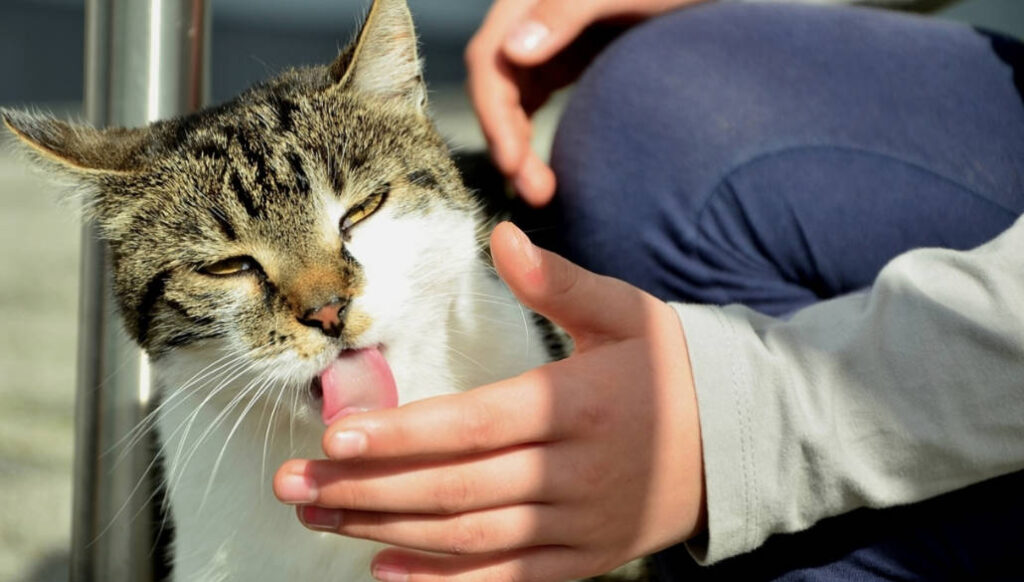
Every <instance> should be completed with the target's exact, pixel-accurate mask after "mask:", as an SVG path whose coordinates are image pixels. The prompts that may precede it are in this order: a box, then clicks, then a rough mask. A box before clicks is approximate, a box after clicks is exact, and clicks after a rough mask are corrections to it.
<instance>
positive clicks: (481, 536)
mask: <svg viewBox="0 0 1024 582" xmlns="http://www.w3.org/2000/svg"><path fill="white" fill-rule="evenodd" d="M447 536H448V537H447V540H446V543H445V546H446V547H445V551H446V552H447V553H449V554H453V555H457V556H458V555H464V554H471V553H476V552H481V551H484V550H485V549H486V541H487V532H486V531H484V530H483V529H482V528H481V527H480V525H479V524H477V523H476V522H475V521H474V520H471V519H469V518H467V517H465V516H459V517H457V518H456V519H455V520H454V521H453V522H452V525H451V527H450V528H449V530H448V534H447Z"/></svg>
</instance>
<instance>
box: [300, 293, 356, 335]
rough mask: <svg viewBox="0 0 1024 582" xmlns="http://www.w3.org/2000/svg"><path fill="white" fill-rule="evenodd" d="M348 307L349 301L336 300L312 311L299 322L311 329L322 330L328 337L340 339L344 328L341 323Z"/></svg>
mask: <svg viewBox="0 0 1024 582" xmlns="http://www.w3.org/2000/svg"><path fill="white" fill-rule="evenodd" d="M347 306H348V302H347V301H344V300H342V299H335V300H333V301H331V302H330V303H328V304H326V305H324V306H322V307H318V308H315V309H310V310H309V311H307V312H306V313H305V314H304V315H303V316H302V318H301V319H299V322H300V323H302V324H303V325H306V326H309V327H318V328H320V330H321V331H323V332H324V335H326V336H328V337H339V336H340V335H341V329H342V327H344V326H343V325H342V323H341V318H342V314H343V312H344V311H345V308H346V307H347Z"/></svg>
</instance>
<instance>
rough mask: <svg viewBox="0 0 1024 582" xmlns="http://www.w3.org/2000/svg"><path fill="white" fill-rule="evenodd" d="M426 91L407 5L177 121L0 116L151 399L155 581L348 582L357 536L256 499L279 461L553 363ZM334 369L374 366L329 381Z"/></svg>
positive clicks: (394, 6)
mask: <svg viewBox="0 0 1024 582" xmlns="http://www.w3.org/2000/svg"><path fill="white" fill-rule="evenodd" d="M425 102H426V89H425V87H424V86H423V81H422V77H421V69H420V62H419V57H418V54H417V47H416V37H415V32H414V30H413V27H412V22H411V18H410V15H409V12H408V9H407V7H406V6H405V2H404V0H377V2H375V4H374V6H373V8H372V9H371V11H370V13H369V15H368V17H367V21H366V23H365V25H364V27H363V29H362V32H361V33H360V35H359V38H358V39H357V41H356V42H355V43H353V45H352V46H351V47H349V48H348V49H347V50H345V51H344V52H343V53H342V54H341V55H340V56H339V57H338V59H337V60H336V61H335V62H334V63H333V64H332V65H330V66H326V67H317V68H310V69H300V70H294V71H289V72H287V73H285V74H283V75H282V76H280V77H278V78H277V79H274V80H271V81H269V82H267V83H264V84H262V85H259V86H257V87H255V88H253V89H251V90H249V91H248V92H246V93H244V94H243V95H241V96H239V97H238V98H236V99H235V100H233V101H231V102H229V103H227V104H224V105H221V106H219V107H217V108H214V109H210V110H207V111H204V112H200V113H198V114H196V115H192V116H188V117H184V118H181V119H176V120H171V121H167V122H161V123H157V124H154V125H152V126H150V127H147V128H139V129H110V130H103V131H97V130H94V129H91V128H87V127H83V126H74V125H69V124H65V123H62V122H58V121H56V120H53V119H52V118H46V117H41V116H36V115H31V114H23V113H16V112H4V121H5V123H6V124H7V126H8V127H9V128H10V129H11V130H12V131H14V132H15V133H16V134H17V135H18V136H19V137H20V138H21V139H22V141H23V142H24V143H26V144H27V145H29V146H30V148H31V150H32V151H33V152H34V153H35V154H36V155H35V158H36V159H37V161H40V162H42V163H43V164H46V165H48V166H49V167H50V168H52V169H54V170H55V171H57V172H59V173H61V174H62V175H63V176H65V177H66V178H69V179H70V180H71V181H73V182H74V183H75V184H76V186H77V189H78V190H79V191H80V192H81V193H82V195H83V197H84V207H85V208H86V213H87V215H88V216H89V217H90V218H92V219H94V220H95V221H96V223H97V224H98V226H99V227H100V230H101V232H102V234H103V236H104V237H105V238H106V239H107V241H108V242H109V245H110V248H111V252H112V256H113V268H114V285H115V292H116V295H117V298H118V301H119V304H120V308H121V313H122V315H123V317H124V321H125V326H126V328H127V329H128V331H129V332H130V333H131V334H132V335H133V336H134V337H135V339H136V340H137V341H138V343H139V344H140V345H141V346H142V347H143V348H145V349H146V351H147V352H148V354H149V355H150V357H151V361H152V368H153V378H154V383H155V385H156V388H157V390H158V394H159V396H160V402H161V404H160V407H159V408H158V409H157V410H156V412H155V415H154V417H155V425H156V427H157V429H158V430H157V433H158V435H159V439H158V440H159V444H160V454H161V456H162V458H163V461H164V473H165V478H166V490H167V494H168V499H169V509H170V514H171V516H172V517H173V522H174V530H175V535H174V538H175V539H174V542H173V546H172V551H171V561H172V579H173V580H175V581H176V582H227V581H246V582H260V581H268V582H269V581H274V582H280V581H282V580H289V579H298V580H327V579H331V580H344V581H351V580H365V579H369V561H370V558H371V556H372V554H373V553H374V552H375V551H376V550H377V549H379V548H378V546H376V545H374V544H371V543H369V542H363V541H359V540H353V539H346V538H342V537H340V536H336V535H329V534H317V533H313V532H310V531H309V530H306V529H305V528H303V527H302V526H301V525H300V524H299V522H298V520H297V519H296V516H295V512H294V510H293V509H292V508H289V507H286V506H284V505H282V504H281V503H279V502H278V501H276V500H275V498H274V496H273V493H272V491H271V487H270V482H271V477H272V476H273V473H274V471H275V470H276V469H277V467H279V466H280V465H281V464H282V463H283V462H284V461H286V460H287V459H290V458H295V457H303V458H318V457H322V456H323V453H322V451H321V446H320V442H321V436H322V434H323V431H324V429H325V422H329V421H330V420H332V419H334V418H337V417H338V415H339V414H343V413H344V412H345V411H346V410H349V409H358V408H360V407H365V406H367V405H368V404H367V403H368V402H369V403H375V404H377V405H379V404H380V403H387V404H388V405H393V404H395V403H396V402H395V400H397V404H403V403H407V402H409V401H412V400H417V399H420V398H425V397H429V396H434V395H439V394H444V393H451V392H454V391H458V390H465V389H469V388H472V387H475V386H479V385H483V384H487V383H489V382H493V381H496V380H499V379H502V378H508V377H511V376H513V375H515V374H517V373H519V372H522V371H524V370H526V369H529V368H532V367H536V366H538V365H540V364H542V363H544V362H545V361H549V360H550V359H551V358H552V354H551V353H550V351H549V348H550V346H549V345H545V344H546V342H545V337H544V336H545V334H544V331H543V330H542V329H541V328H540V327H539V326H538V323H537V322H536V320H535V319H534V317H533V316H532V315H531V314H529V313H528V312H526V311H525V310H524V309H523V308H522V307H521V306H520V305H519V304H518V303H517V302H516V301H515V299H514V297H513V296H512V295H511V293H509V292H508V290H507V289H506V288H505V287H504V285H503V284H502V283H501V282H500V280H499V279H498V278H497V276H496V275H495V274H494V273H493V269H492V268H491V267H490V265H489V263H488V259H487V256H486V253H485V252H483V250H482V248H481V247H482V245H481V239H482V237H481V235H482V234H484V229H483V228H482V227H483V226H484V217H482V216H481V212H480V210H479V205H478V203H477V202H476V201H475V200H474V199H473V198H472V197H471V196H470V194H469V193H468V191H467V190H466V189H465V187H464V186H463V184H462V181H461V179H460V176H459V174H458V172H457V171H456V169H455V167H454V165H453V163H452V161H451V159H450V156H449V152H448V149H447V147H446V145H445V144H444V142H443V140H442V139H441V138H440V137H439V136H438V134H437V132H436V131H435V129H434V128H433V126H432V124H431V122H430V121H429V119H428V118H427V116H426V112H425ZM381 358H383V359H381ZM342 360H345V361H347V362H352V361H355V362H356V364H351V363H349V364H346V365H348V366H350V368H345V369H351V366H353V365H354V366H356V368H355V369H356V370H357V371H363V372H366V373H367V374H370V375H371V376H372V375H373V374H376V375H377V376H375V377H374V378H375V379H374V380H373V381H366V380H365V379H364V380H352V382H354V384H352V385H349V384H346V382H348V381H349V379H342V380H337V378H335V379H334V380H331V379H330V378H329V371H330V370H333V369H335V366H337V365H338V362H341V361H342ZM371 361H376V362H380V361H383V362H386V365H384V368H385V370H386V371H384V372H381V371H380V369H379V366H378V368H373V367H372V366H371V365H370V364H367V363H366V362H371ZM359 366H362V368H360V367H359ZM364 368H365V369H364ZM371 368H372V369H371ZM339 369H340V368H339ZM375 370H376V371H375ZM356 375H358V374H356ZM391 377H393V381H392V380H390V378H391ZM360 382H362V383H360ZM356 384H358V385H359V386H360V388H359V390H361V391H362V393H360V394H356V395H352V394H350V393H348V392H346V390H347V389H348V388H351V386H354V385H356ZM359 390H355V389H353V390H352V392H359ZM367 391H369V393H367ZM389 391H397V395H389V394H387V393H388V392H389ZM151 424H153V423H148V424H147V425H146V426H143V427H140V430H142V429H148V428H150V427H151Z"/></svg>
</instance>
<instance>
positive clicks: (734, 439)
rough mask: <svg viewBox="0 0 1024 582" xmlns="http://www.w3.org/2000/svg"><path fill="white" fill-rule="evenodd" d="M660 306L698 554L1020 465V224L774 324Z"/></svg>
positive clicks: (734, 313)
mask: <svg viewBox="0 0 1024 582" xmlns="http://www.w3.org/2000/svg"><path fill="white" fill-rule="evenodd" d="M675 308H676V310H677V312H678V314H679V317H680V319H681V321H682V323H683V328H684V330H685V333H686V336H687V342H688V344H689V347H690V350H691V353H690V357H691V361H692V364H693V373H694V379H695V382H696V387H697V396H698V403H699V407H700V422H701V431H702V435H703V447H704V462H705V470H706V481H707V493H708V510H709V529H708V535H707V537H706V538H703V539H701V540H697V541H695V542H691V544H690V551H691V553H693V554H694V556H695V557H696V558H697V559H698V560H700V561H702V562H703V563H712V562H715V561H718V560H721V559H723V558H727V557H731V556H734V555H737V554H741V553H744V552H747V551H749V550H751V549H754V548H756V547H757V546H759V545H760V544H761V543H763V542H764V541H765V540H766V539H767V538H768V537H769V536H770V535H772V534H774V533H780V532H795V531H800V530H803V529H806V528H808V527H810V526H811V525H813V524H814V523H815V522H817V521H818V520H821V519H823V518H826V517H830V516H834V515H838V514H841V513H845V512H848V511H851V510H853V509H856V508H859V507H888V506H894V505H900V504H907V503H912V502H915V501H920V500H923V499H926V498H929V497H933V496H936V495H939V494H942V493H945V492H949V491H952V490H955V489H958V488H961V487H964V486H967V485H970V484H973V483H977V482H980V481H983V480H985V479H989V478H992V477H995V476H998V475H1002V474H1006V473H1010V472H1014V471H1018V470H1021V469H1024V219H1022V220H1021V221H1018V222H1017V223H1016V224H1015V225H1014V226H1013V227H1012V228H1011V229H1010V230H1008V231H1007V232H1005V233H1004V234H1002V235H1001V236H1000V237H999V238H998V239H996V240H994V241H992V242H990V243H988V244H986V245H985V246H982V247H980V248H978V249H975V250H972V251H967V252H956V251H949V250H937V249H924V250H918V251H914V252H910V253H907V254H905V255H902V256H900V257H898V258H897V259H895V260H894V261H892V262H891V263H890V264H889V265H888V266H887V267H886V268H885V269H884V270H883V271H882V273H881V274H880V275H879V277H878V279H877V281H876V283H875V285H874V286H873V287H872V289H871V290H870V291H869V292H865V293H861V294H856V295H850V296H846V297H842V298H839V299H835V300H832V301H827V302H823V303H820V304H817V305H815V306H812V307H809V308H807V309H805V310H802V311H800V312H798V313H797V314H795V315H794V316H793V317H792V318H790V319H789V320H780V319H774V318H769V317H765V316H762V315H759V314H756V313H755V312H753V311H750V310H748V309H745V308H743V307H738V306H731V307H724V308H719V307H708V306H694V305H675Z"/></svg>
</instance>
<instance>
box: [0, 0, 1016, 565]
mask: <svg viewBox="0 0 1024 582" xmlns="http://www.w3.org/2000/svg"><path fill="white" fill-rule="evenodd" d="M1022 5H1024V3H1022V2H1020V0H971V1H969V2H966V3H964V4H962V5H961V6H960V7H957V8H956V9H955V11H954V12H953V13H952V15H953V16H955V17H957V18H960V19H965V20H968V21H972V22H981V23H988V24H990V25H992V24H1001V26H999V28H1003V29H1004V30H1007V29H1008V30H1009V31H1013V32H1018V31H1020V32H1018V34H1024V18H1018V20H1017V21H1014V22H1007V20H1006V15H1009V14H1014V15H1017V16H1018V17H1020V16H1021V6H1022ZM461 95H462V93H461V90H460V89H459V88H454V87H453V88H449V89H442V90H437V91H434V93H433V102H434V108H435V110H436V112H437V113H438V116H439V124H440V125H441V127H442V131H443V132H444V133H445V134H447V135H449V136H450V137H451V138H452V140H453V142H454V143H456V144H458V145H460V146H463V147H466V148H479V147H482V145H483V140H482V138H481V136H480V133H479V131H478V130H477V129H476V125H475V121H474V119H473V117H472V113H470V110H469V108H468V105H467V103H466V102H465V99H464V98H463V97H462V96H461ZM556 117H557V107H556V108H554V109H553V110H550V111H547V112H545V113H544V114H543V116H542V121H541V123H540V124H539V125H540V131H538V134H537V136H536V141H537V143H538V145H539V146H540V149H541V150H546V147H544V146H545V144H546V143H549V141H550V136H551V134H552V132H553V128H554V121H555V119H556ZM58 200H59V195H58V192H57V191H56V190H55V189H54V188H53V187H52V186H51V185H49V184H48V183H47V181H46V180H45V177H44V176H41V175H39V174H36V173H34V172H32V171H31V170H29V169H28V168H26V167H25V165H24V164H23V163H22V162H21V161H20V160H19V159H17V158H16V157H13V156H11V155H10V153H9V151H7V150H6V149H0V248H2V249H3V253H2V254H0V580H2V581H10V582H62V581H64V580H66V579H67V559H68V544H69V539H70V527H71V502H70V500H71V467H72V428H73V427H72V424H73V405H74V386H75V381H74V375H75V353H76V347H75V346H76V336H77V322H78V318H77V311H78V310H77V294H78V249H79V225H78V223H77V221H76V219H75V218H74V209H73V208H72V207H62V206H61V205H60V204H59V203H58Z"/></svg>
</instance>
